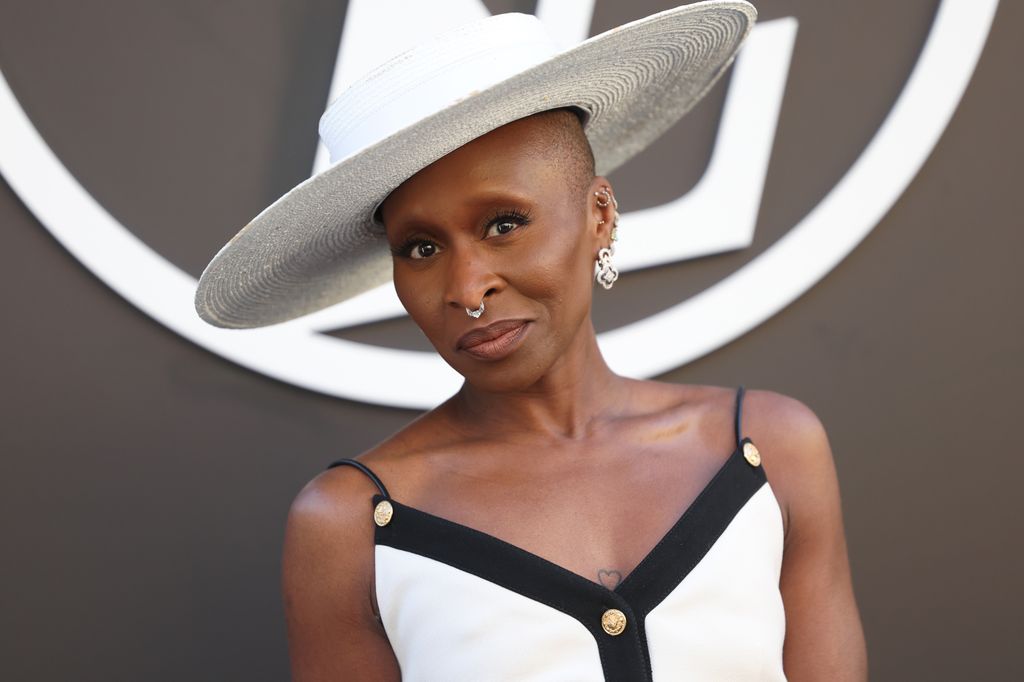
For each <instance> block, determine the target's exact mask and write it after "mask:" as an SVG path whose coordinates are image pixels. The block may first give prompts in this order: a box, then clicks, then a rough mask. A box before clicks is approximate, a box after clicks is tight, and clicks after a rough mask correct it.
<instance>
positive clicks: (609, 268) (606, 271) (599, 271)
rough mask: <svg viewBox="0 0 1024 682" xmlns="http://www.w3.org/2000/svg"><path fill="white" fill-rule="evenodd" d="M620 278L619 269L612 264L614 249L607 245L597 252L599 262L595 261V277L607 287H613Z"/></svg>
mask: <svg viewBox="0 0 1024 682" xmlns="http://www.w3.org/2000/svg"><path fill="white" fill-rule="evenodd" d="M618 278H619V271H618V270H616V269H615V266H614V265H612V250H611V249H610V248H608V247H607V246H606V247H604V248H602V249H601V250H600V251H598V252H597V262H596V263H594V279H595V280H596V281H597V282H598V283H599V284H600V285H601V286H603V287H604V288H605V289H611V288H612V285H613V284H615V280H617V279H618Z"/></svg>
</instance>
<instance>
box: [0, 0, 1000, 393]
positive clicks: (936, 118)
mask: <svg viewBox="0 0 1024 682" xmlns="http://www.w3.org/2000/svg"><path fill="white" fill-rule="evenodd" d="M997 6H998V0H943V2H942V4H941V5H940V7H939V10H938V12H937V14H936V17H935V21H934V24H933V26H932V29H931V31H930V33H929V36H928V39H927V41H926V44H925V46H924V49H923V51H922V54H921V56H920V58H919V59H918V62H917V64H916V65H915V67H914V70H913V72H912V74H911V76H910V78H909V80H908V82H907V85H906V87H905V88H904V90H903V92H902V93H901V94H900V97H899V99H898V100H897V102H896V104H895V106H894V107H893V109H892V111H891V112H890V113H889V115H888V116H887V118H886V120H885V122H884V123H883V124H882V126H881V127H880V128H879V130H878V132H877V133H876V135H875V136H874V138H873V139H872V141H871V143H870V144H869V145H868V147H867V148H866V149H865V151H864V152H863V154H862V155H861V156H860V158H858V160H857V161H856V162H855V163H854V165H853V166H852V167H851V168H850V170H849V171H848V172H847V173H846V175H845V176H844V177H843V178H842V180H841V181H840V182H839V183H838V184H837V185H836V187H835V188H834V189H833V190H832V191H831V192H830V193H829V195H828V196H827V197H825V199H823V200H822V201H821V203H820V204H819V205H818V206H817V207H815V208H814V209H813V210H812V211H811V212H810V213H809V214H808V215H807V216H806V217H805V218H804V219H803V220H802V221H801V222H800V223H799V224H798V225H797V226H796V227H794V228H793V229H792V230H791V231H790V232H788V233H787V234H786V235H785V236H784V237H783V238H781V239H780V240H778V241H777V242H776V243H775V244H773V245H772V246H771V247H770V248H769V249H767V250H765V251H764V252H763V253H762V254H760V255H759V256H758V257H757V258H756V259H754V260H752V261H751V262H750V263H748V264H747V265H745V266H744V267H743V268H741V269H739V270H737V271H736V272H734V273H733V274H731V275H730V276H728V277H726V278H725V279H723V280H721V281H720V282H718V283H716V284H715V285H713V286H711V287H709V288H708V289H706V290H704V291H702V292H701V293H699V294H697V295H695V296H693V297H691V298H689V299H687V300H686V301H684V302H682V303H679V304H678V305H675V306H673V307H671V308H669V309H667V310H664V311H662V312H660V313H658V314H655V315H653V316H651V317H649V318H646V319H644V320H642V321H639V322H635V323H632V324H630V325H627V326H624V327H621V328H619V329H616V330H613V331H610V332H606V333H603V334H601V335H600V338H599V341H600V344H601V347H602V351H603V352H604V353H605V355H606V357H607V358H608V361H609V363H610V364H611V365H612V367H613V368H614V369H615V370H616V371H618V372H620V373H622V374H626V375H630V376H652V375H656V374H659V373H661V372H665V371H667V370H670V369H672V368H675V367H678V366H680V365H683V364H685V363H687V362H689V361H691V360H693V359H695V358H698V357H700V356H702V355H704V354H705V353H708V352H710V351H712V350H714V349H715V348H718V347H720V346H722V345H723V344H725V343H727V342H729V341H731V340H733V339H735V338H736V337H738V336H740V335H741V334H743V333H745V332H747V331H749V330H750V329H752V328H754V327H755V326H757V325H758V324H760V323H761V322H762V321H764V320H765V319H767V318H768V317H770V316H772V315H774V314H775V313H776V312H778V311H779V310H780V309H782V308H783V307H785V306H786V305H788V304H789V303H791V302H792V301H793V300H795V299H796V298H797V297H799V296H800V295H801V294H803V293H804V292H805V291H807V290H808V289H809V288H810V287H811V286H813V285H814V284H815V283H816V282H818V281H819V280H820V279H821V278H822V277H824V275H825V274H827V273H828V272H829V271H830V270H831V269H832V268H833V267H835V265H836V264H837V263H838V262H840V261H841V260H842V259H843V258H844V257H845V256H846V255H847V254H848V253H849V252H850V251H851V250H852V249H853V248H854V247H855V246H856V245H857V244H858V243H859V242H860V241H861V240H862V239H863V238H864V237H865V236H866V235H867V234H868V233H869V232H870V231H871V230H872V229H873V228H874V226H875V225H877V223H878V221H879V220H881V218H882V217H883V216H884V215H885V213H886V212H888V211H889V209H890V208H891V207H892V205H893V204H894V203H895V202H896V200H897V199H898V198H899V196H900V195H901V194H902V193H903V192H904V191H905V189H906V187H907V186H908V185H909V184H910V182H911V181H912V180H913V178H914V177H915V176H916V174H917V172H918V171H919V170H920V168H921V166H922V165H923V164H924V162H925V160H926V159H927V158H928V156H929V154H930V153H931V151H932V149H933V148H934V146H935V144H936V143H937V142H938V140H939V138H940V136H941V135H942V132H943V131H944V130H945V128H946V126H947V125H948V123H949V120H950V118H951V117H952V115H953V112H954V111H955V110H956V108H957V105H958V104H959V102H960V99H961V97H962V96H963V93H964V90H965V89H966V87H967V84H968V83H969V82H970V79H971V75H972V74H973V72H974V68H975V66H976V65H977V61H978V58H979V56H980V54H981V51H982V48H983V47H984V45H985V42H986V40H987V36H988V32H989V29H990V26H991V22H992V19H993V17H994V15H995V11H996V8H997ZM0 173H2V174H3V175H4V177H5V178H6V180H7V182H8V183H9V184H10V185H11V187H12V188H13V189H14V191H15V192H16V193H17V194H18V195H19V197H21V199H22V201H24V202H25V204H26V206H28V208H29V210H31V211H32V213H33V214H34V215H35V216H36V217H37V218H38V219H39V220H40V222H41V223H42V224H43V225H44V227H46V229H48V230H49V231H50V232H51V233H52V234H53V235H54V237H55V238H56V239H57V240H58V241H60V242H61V244H63V245H64V246H65V248H67V249H68V250H69V251H70V252H71V253H72V254H73V255H74V256H75V257H76V258H77V259H78V260H79V261H81V262H82V263H83V264H84V265H85V266H86V267H87V268H89V269H90V270H91V271H92V272H93V273H94V274H95V275H96V276H97V277H99V278H100V279H101V280H102V281H103V282H105V283H106V284H107V285H108V286H110V287H111V288H112V289H114V290H115V291H116V292H118V293H119V294H120V295H121V296H123V297H124V298H125V299H127V300H128V301H130V302H131V303H132V304H133V305H135V306H136V307H138V308H139V309H141V310H142V311H144V312H145V313H146V314H148V315H150V316H151V317H153V318H155V319H156V320H158V321H159V322H160V323H162V324H164V325H165V326H167V327H169V328H171V329H173V330H174V331H176V332H177V333H179V334H181V335H182V336H185V337H186V338H188V339H190V340H192V341H194V342H195V343H197V344H199V345H201V346H203V347H205V348H207V349H209V350H211V351H213V352H215V353H217V354H219V355H221V356H223V357H225V358H227V359H229V360H232V361H234V362H236V363H238V364H240V365H243V366H245V367H248V368H250V369H253V370H255V371H258V372H261V373H263V374H266V375H268V376H272V377H274V378H277V379H281V380H282V381H286V382H289V383H292V384H296V385H299V386H302V387H305V388H309V389H311V390H315V391H319V392H323V393H326V394H330V395H335V396H339V397H343V398H349V399H352V400H358V401H364V402H370V403H378V404H384V405H394V406H401V407H412V408H425V407H431V406H433V405H435V404H437V403H438V402H439V401H440V400H442V399H443V398H444V397H446V396H447V395H450V394H451V393H452V392H453V391H454V390H456V389H457V387H458V385H459V383H460V377H458V375H456V374H455V373H454V372H453V371H452V370H451V369H450V368H448V367H447V365H445V364H444V362H443V361H442V360H441V359H440V358H439V357H438V356H436V355H435V354H432V353H420V352H415V351H401V350H394V349H386V348H380V347H376V346H369V345H365V344H357V343H353V342H350V341H345V340H342V339H337V338H334V337H330V336H325V335H323V334H320V333H317V332H316V331H314V330H312V329H310V328H308V327H307V326H304V322H303V320H296V321H294V322H290V323H286V324H282V325H276V326H273V327H268V328H265V329H257V330H246V331H237V330H224V329H217V328H214V327H210V326H208V325H206V324H205V323H203V322H202V321H201V320H199V318H198V317H197V315H196V313H195V311H194V309H193V306H192V300H193V293H194V291H195V286H196V282H195V280H194V279H193V278H192V277H191V276H189V275H188V274H187V273H185V272H183V271H182V270H181V269H179V268H177V267H176V266H174V265H173V264H172V263H170V262H169V261H167V260H166V259H165V258H163V257H162V256H161V255H160V254H158V253H156V252H155V251H153V250H152V249H151V248H149V247H148V246H147V245H146V244H145V243H144V242H142V241H141V240H140V239H138V238H137V237H136V236H135V235H134V234H132V233H131V231H129V230H127V229H126V228H125V227H124V226H122V225H121V224H120V223H118V221H117V220H116V219H115V218H114V217H113V216H111V215H110V213H109V212H107V211H106V209H104V208H103V207H102V206H101V205H100V204H99V203H98V202H97V201H96V200H95V199H94V198H93V197H92V196H91V195H90V194H89V193H88V192H87V191H86V190H85V189H84V188H83V187H82V186H81V184H79V183H78V181H77V180H76V179H75V178H74V177H73V176H72V175H71V174H70V172H69V171H68V170H67V169H66V168H65V167H64V165H63V164H62V163H61V162H60V160H59V159H58V158H57V157H56V155H55V154H54V153H53V151H52V150H51V149H50V148H49V146H48V145H47V144H46V142H45V141H44V140H43V139H42V137H41V136H40V135H39V133H38V131H37V130H36V129H35V127H34V126H33V125H32V123H31V121H30V120H29V118H28V116H27V115H26V114H25V112H24V110H23V109H22V108H21V106H20V104H19V103H18V100H17V98H16V97H15V96H14V93H13V92H12V91H11V89H10V87H9V85H8V84H7V81H6V79H5V78H4V77H3V74H2V73H0ZM752 292H757V295H752ZM693 329H702V330H704V333H702V334H701V335H696V334H691V333H687V330H693ZM641 340H642V344H643V345H642V346H640V345H639V343H638V342H639V341H641ZM638 347H643V349H644V352H643V353H635V352H633V351H634V349H636V348H638ZM388 376H393V377H401V381H386V380H384V379H385V377H388Z"/></svg>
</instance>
